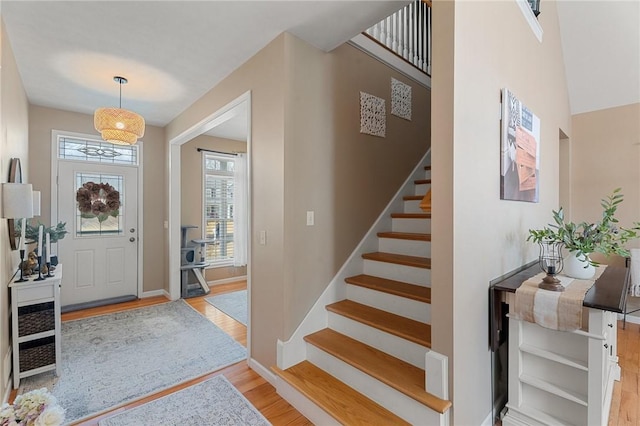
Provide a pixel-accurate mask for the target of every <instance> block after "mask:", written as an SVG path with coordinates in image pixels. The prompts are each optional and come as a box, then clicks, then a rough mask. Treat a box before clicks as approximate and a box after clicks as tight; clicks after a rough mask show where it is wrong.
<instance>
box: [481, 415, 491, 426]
mask: <svg viewBox="0 0 640 426" xmlns="http://www.w3.org/2000/svg"><path fill="white" fill-rule="evenodd" d="M492 417H493V413H492V412H491V411H490V412H489V414H487V417H485V419H484V420H483V422H482V424H481V426H493V421H492V419H491V418H492Z"/></svg>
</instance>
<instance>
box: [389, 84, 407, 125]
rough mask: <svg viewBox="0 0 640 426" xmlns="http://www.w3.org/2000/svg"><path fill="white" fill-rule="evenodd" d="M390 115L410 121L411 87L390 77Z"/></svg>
mask: <svg viewBox="0 0 640 426" xmlns="http://www.w3.org/2000/svg"><path fill="white" fill-rule="evenodd" d="M391 114H393V115H395V116H397V117H400V118H404V119H405V120H409V121H411V86H409V85H408V84H404V83H403V82H401V81H399V80H396V79H395V78H393V77H391Z"/></svg>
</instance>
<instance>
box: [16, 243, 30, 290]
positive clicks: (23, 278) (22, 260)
mask: <svg viewBox="0 0 640 426" xmlns="http://www.w3.org/2000/svg"><path fill="white" fill-rule="evenodd" d="M23 264H24V249H20V265H18V269H20V279H19V280H17V281H16V282H17V283H22V282H25V281H29V280H27V279H26V278H25V277H24V276H23V275H22V265H23Z"/></svg>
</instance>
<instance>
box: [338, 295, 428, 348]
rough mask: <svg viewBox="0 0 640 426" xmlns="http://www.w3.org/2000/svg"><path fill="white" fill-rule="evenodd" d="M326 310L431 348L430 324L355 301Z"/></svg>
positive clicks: (342, 301) (342, 303) (344, 302)
mask: <svg viewBox="0 0 640 426" xmlns="http://www.w3.org/2000/svg"><path fill="white" fill-rule="evenodd" d="M326 309H327V310H328V311H331V312H334V313H336V314H338V315H342V316H344V317H347V318H350V319H352V320H354V321H358V322H360V323H362V324H366V325H368V326H370V327H374V328H377V329H378V330H382V331H385V332H387V333H389V334H393V335H394V336H398V337H400V338H403V339H406V340H409V341H411V342H413V343H417V344H418V345H421V346H425V347H427V348H430V347H431V326H430V325H429V324H425V323H422V322H419V321H415V320H412V319H409V318H405V317H402V316H400V315H396V314H392V313H390V312H386V311H382V310H380V309H376V308H372V307H370V306H367V305H363V304H361V303H358V302H354V301H353V300H341V301H340V302H336V303H332V304H330V305H327V306H326Z"/></svg>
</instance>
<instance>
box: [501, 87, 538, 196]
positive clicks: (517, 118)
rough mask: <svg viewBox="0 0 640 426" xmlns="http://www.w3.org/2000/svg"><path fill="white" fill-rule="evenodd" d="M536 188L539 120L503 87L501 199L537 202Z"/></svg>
mask: <svg viewBox="0 0 640 426" xmlns="http://www.w3.org/2000/svg"><path fill="white" fill-rule="evenodd" d="M539 191H540V119H539V118H538V117H537V116H536V115H535V114H534V113H533V112H531V110H530V109H529V108H527V107H526V106H525V105H524V104H523V103H522V102H521V101H520V100H519V99H518V98H517V97H516V96H515V95H514V94H513V92H511V91H510V90H508V89H503V90H502V141H501V148H500V198H501V199H503V200H515V201H529V202H533V203H537V202H538V198H539V195H540V194H539Z"/></svg>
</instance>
